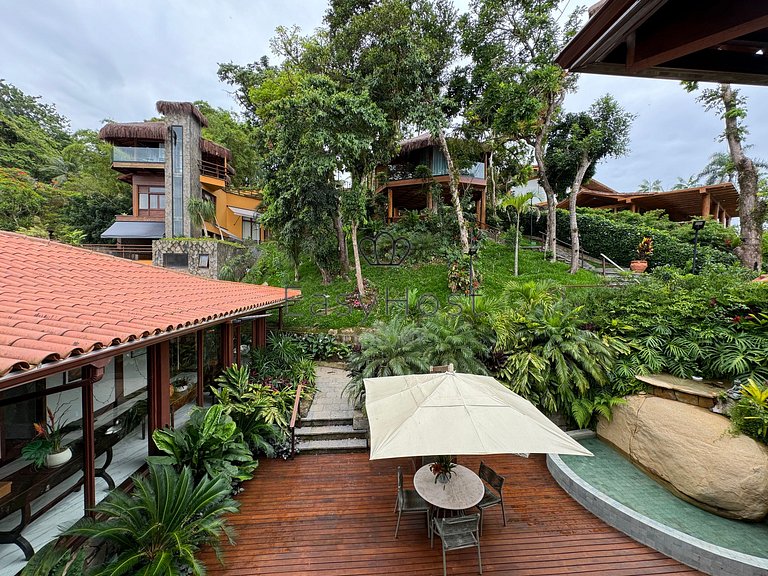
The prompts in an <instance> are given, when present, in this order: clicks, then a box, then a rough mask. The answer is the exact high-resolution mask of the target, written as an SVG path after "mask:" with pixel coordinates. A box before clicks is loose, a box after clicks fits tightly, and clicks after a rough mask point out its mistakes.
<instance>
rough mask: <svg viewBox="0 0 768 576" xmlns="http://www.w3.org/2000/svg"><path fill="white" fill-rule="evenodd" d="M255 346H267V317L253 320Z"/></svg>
mask: <svg viewBox="0 0 768 576" xmlns="http://www.w3.org/2000/svg"><path fill="white" fill-rule="evenodd" d="M281 310H282V308H281ZM253 346H255V347H256V348H266V347H267V319H266V318H256V320H254V321H253Z"/></svg>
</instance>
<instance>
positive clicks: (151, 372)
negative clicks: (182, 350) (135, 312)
mask: <svg viewBox="0 0 768 576" xmlns="http://www.w3.org/2000/svg"><path fill="white" fill-rule="evenodd" d="M147 363H148V366H147V372H148V376H149V382H148V397H149V434H147V441H148V442H149V448H148V450H149V453H150V454H153V455H155V454H159V451H158V449H157V447H156V446H155V443H154V442H153V441H152V432H154V431H155V430H159V429H161V428H165V427H166V426H169V425H170V423H171V392H170V387H171V364H170V346H169V343H168V340H165V341H164V342H159V343H158V344H153V345H152V346H149V347H147Z"/></svg>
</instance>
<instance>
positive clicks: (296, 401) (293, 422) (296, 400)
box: [288, 384, 304, 458]
mask: <svg viewBox="0 0 768 576" xmlns="http://www.w3.org/2000/svg"><path fill="white" fill-rule="evenodd" d="M303 389H304V386H303V385H302V384H299V386H298V388H296V397H295V398H294V400H293V412H291V423H290V424H289V425H288V428H289V429H290V431H291V458H293V457H294V456H295V455H296V421H297V420H298V419H299V402H301V392H302V390H303Z"/></svg>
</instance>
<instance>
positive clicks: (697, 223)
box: [691, 220, 705, 274]
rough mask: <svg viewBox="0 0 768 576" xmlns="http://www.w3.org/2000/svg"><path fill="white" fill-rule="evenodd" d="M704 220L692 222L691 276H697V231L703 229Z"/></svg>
mask: <svg viewBox="0 0 768 576" xmlns="http://www.w3.org/2000/svg"><path fill="white" fill-rule="evenodd" d="M704 224H705V222H704V220H694V221H693V270H691V273H692V274H698V273H699V271H698V270H697V268H696V249H697V247H698V244H699V230H701V229H702V228H704Z"/></svg>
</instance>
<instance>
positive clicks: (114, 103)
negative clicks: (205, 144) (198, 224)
mask: <svg viewBox="0 0 768 576" xmlns="http://www.w3.org/2000/svg"><path fill="white" fill-rule="evenodd" d="M456 4H457V6H459V7H461V8H464V7H465V6H466V1H461V0H460V1H457V2H456ZM575 4H576V2H575V1H574V2H573V5H575ZM0 7H2V14H3V18H2V19H0V78H3V79H5V81H6V82H9V83H11V84H14V85H15V86H17V87H18V88H20V89H21V90H23V91H24V92H25V93H26V94H29V95H40V96H43V98H44V100H45V101H46V102H50V103H54V104H55V105H56V106H57V108H58V110H59V112H60V113H62V114H63V115H65V116H66V117H68V118H69V119H70V120H71V122H72V128H73V129H79V128H92V129H98V128H99V127H100V126H101V124H102V121H103V120H104V119H111V120H116V121H121V122H130V121H137V120H143V119H146V118H149V117H152V116H153V115H155V108H154V103H155V102H156V101H157V100H180V101H193V100H206V101H208V102H210V103H211V104H213V105H216V106H221V107H224V108H228V109H236V108H237V105H236V104H235V102H234V101H233V99H232V97H231V96H230V95H229V93H228V92H227V88H228V87H227V86H226V85H224V84H222V83H220V82H219V81H218V78H217V76H216V71H217V69H218V64H219V63H220V62H229V61H232V62H235V63H239V64H245V63H248V62H252V61H254V60H256V59H257V58H259V57H260V56H262V55H264V54H268V53H269V39H270V37H271V36H272V35H273V32H274V29H275V28H276V27H277V26H291V25H298V26H300V27H301V28H302V30H303V31H305V32H310V31H312V30H313V29H314V28H316V27H317V26H319V25H320V23H321V19H322V17H323V13H324V11H325V8H326V3H325V2H324V1H322V0H304V1H301V0H240V1H236V0H215V1H214V0H207V1H205V0H183V1H182V0H167V1H166V0H130V1H128V0H26V1H23V2H22V1H17V0H0ZM606 92H610V93H611V94H613V95H614V96H615V97H616V99H617V100H618V101H619V103H620V104H621V105H622V106H623V107H624V108H625V109H627V110H629V111H630V112H632V113H634V114H636V115H637V119H636V120H635V123H634V126H633V128H632V136H631V151H630V153H629V154H628V155H627V156H625V157H623V158H620V159H615V160H609V161H606V162H604V163H603V164H601V165H600V166H598V169H597V174H596V176H595V177H596V178H597V179H599V180H600V181H602V182H603V183H605V184H607V185H609V186H611V187H613V188H615V189H617V190H620V191H624V192H626V191H632V190H636V189H637V186H638V185H639V184H640V182H641V181H642V180H643V179H648V180H655V179H659V180H661V181H662V183H663V184H664V186H665V187H667V188H670V187H672V186H673V185H674V183H675V181H676V178H677V177H678V176H680V177H684V178H688V177H689V176H691V175H693V174H696V173H698V172H700V171H701V169H702V168H703V167H704V165H705V164H706V162H707V159H708V157H709V156H710V155H711V154H712V153H714V152H717V151H725V144H724V143H722V142H717V141H716V139H717V135H718V134H719V133H721V132H722V121H721V120H719V119H718V118H717V117H716V116H715V115H714V114H713V113H712V112H705V111H704V110H703V108H702V107H701V106H700V105H699V104H698V103H697V102H696V101H695V97H694V95H692V94H688V93H686V92H685V91H684V90H683V89H682V88H681V87H680V85H679V83H677V82H673V81H670V80H650V79H630V78H619V77H611V76H596V75H582V76H581V78H580V81H579V91H578V93H576V94H574V95H571V96H569V98H568V99H567V100H566V107H567V108H568V109H569V110H574V111H575V110H582V109H586V108H588V107H589V105H590V104H591V103H592V102H593V101H594V100H595V99H597V98H598V97H600V96H602V95H603V94H605V93H606ZM743 93H744V94H745V95H747V96H748V97H749V104H748V110H749V117H748V125H749V127H750V135H749V136H748V142H749V143H751V144H753V148H752V149H751V152H752V154H753V155H754V156H757V157H760V158H766V157H768V153H767V151H768V143H767V142H766V137H768V107H767V106H765V101H766V97H767V96H768V88H761V87H745V88H744V89H743Z"/></svg>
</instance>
